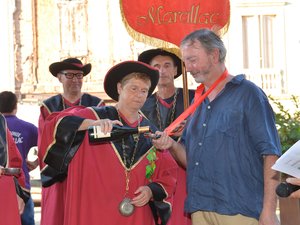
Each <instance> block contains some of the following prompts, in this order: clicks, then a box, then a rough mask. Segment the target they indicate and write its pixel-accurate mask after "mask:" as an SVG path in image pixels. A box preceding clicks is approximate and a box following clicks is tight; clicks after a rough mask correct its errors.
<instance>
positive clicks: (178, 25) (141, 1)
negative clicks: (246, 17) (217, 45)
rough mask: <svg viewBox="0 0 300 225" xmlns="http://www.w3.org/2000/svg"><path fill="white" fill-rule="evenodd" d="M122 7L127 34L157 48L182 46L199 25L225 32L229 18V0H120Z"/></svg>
mask: <svg viewBox="0 0 300 225" xmlns="http://www.w3.org/2000/svg"><path fill="white" fill-rule="evenodd" d="M120 7H121V13H122V19H123V22H124V24H125V26H126V29H127V31H128V33H129V34H130V35H131V36H132V37H133V38H134V39H135V40H137V41H140V42H144V43H146V44H150V45H153V46H157V47H168V48H170V47H174V48H176V47H179V45H180V42H181V40H182V39H183V38H184V37H185V36H186V35H187V34H189V33H190V32H192V31H194V30H196V29H200V28H209V29H212V30H214V31H216V32H219V33H220V34H223V33H225V32H226V31H227V28H228V26H229V19H230V3H229V0H147V1H145V0H120ZM165 42H168V43H165ZM170 43H172V44H171V45H170ZM174 45H175V46H174Z"/></svg>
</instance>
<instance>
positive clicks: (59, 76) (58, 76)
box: [56, 73, 62, 83]
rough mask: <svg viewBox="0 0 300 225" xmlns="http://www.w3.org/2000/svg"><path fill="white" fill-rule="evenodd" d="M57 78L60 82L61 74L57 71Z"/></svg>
mask: <svg viewBox="0 0 300 225" xmlns="http://www.w3.org/2000/svg"><path fill="white" fill-rule="evenodd" d="M56 77H57V79H58V80H59V82H60V83H62V78H61V77H62V75H61V74H60V73H59V74H57V75H56Z"/></svg>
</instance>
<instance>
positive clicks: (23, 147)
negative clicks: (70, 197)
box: [0, 91, 38, 225]
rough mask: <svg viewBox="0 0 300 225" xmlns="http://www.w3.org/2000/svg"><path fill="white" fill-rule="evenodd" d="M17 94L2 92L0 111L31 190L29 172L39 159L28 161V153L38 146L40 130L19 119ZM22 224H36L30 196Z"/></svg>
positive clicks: (28, 188) (0, 94) (27, 186)
mask: <svg viewBox="0 0 300 225" xmlns="http://www.w3.org/2000/svg"><path fill="white" fill-rule="evenodd" d="M17 104H18V99H17V96H16V95H15V94H14V93H12V92H10V91H3V92H1V93H0V112H1V113H2V114H3V115H4V117H5V119H6V121H7V126H8V128H9V130H10V131H11V134H12V136H13V138H14V141H15V143H16V145H17V147H18V149H19V152H20V154H21V156H22V159H23V165H22V169H23V171H24V175H25V187H26V189H27V190H28V191H30V176H29V172H30V170H32V169H35V168H36V167H37V166H38V160H36V161H34V162H29V161H27V155H28V152H29V150H30V149H31V148H32V147H35V146H37V138H38V130H37V127H36V126H35V125H34V124H32V123H29V122H26V121H24V120H21V119H19V118H18V117H17V116H16V113H17ZM21 222H22V225H34V224H35V222H34V204H33V200H32V198H31V197H30V198H29V200H28V202H27V203H26V204H25V208H24V212H23V214H22V216H21Z"/></svg>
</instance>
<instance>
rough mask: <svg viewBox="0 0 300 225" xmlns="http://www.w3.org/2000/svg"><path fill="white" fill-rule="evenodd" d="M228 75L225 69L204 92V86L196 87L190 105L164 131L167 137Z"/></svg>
mask: <svg viewBox="0 0 300 225" xmlns="http://www.w3.org/2000/svg"><path fill="white" fill-rule="evenodd" d="M227 75H228V71H227V69H225V71H224V72H223V73H222V75H221V76H220V77H219V78H218V79H217V80H216V81H215V82H214V83H213V84H212V85H211V87H210V88H209V89H208V90H207V91H206V92H205V93H203V91H204V85H203V84H201V85H199V86H198V87H197V90H196V92H195V98H194V102H193V104H192V105H190V106H189V107H188V108H187V109H186V110H185V111H184V112H183V113H181V115H180V116H179V117H177V119H176V120H174V121H173V123H171V124H170V125H169V126H168V127H167V128H166V129H165V131H166V132H167V134H168V135H172V134H173V130H174V129H175V128H176V127H177V126H178V125H179V124H180V123H181V122H182V121H183V120H185V119H186V118H187V117H188V116H189V115H191V114H192V113H193V112H195V110H196V108H197V107H198V106H199V105H200V104H201V103H202V102H203V101H204V99H205V98H206V97H207V96H208V95H209V94H210V93H211V91H212V90H213V89H215V87H216V86H217V85H218V84H219V83H220V82H221V81H223V80H224V79H225V78H226V77H227Z"/></svg>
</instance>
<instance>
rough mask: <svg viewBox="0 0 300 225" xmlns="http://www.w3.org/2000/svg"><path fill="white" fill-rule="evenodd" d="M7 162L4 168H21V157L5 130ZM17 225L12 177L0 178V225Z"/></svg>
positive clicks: (21, 177) (21, 181)
mask: <svg viewBox="0 0 300 225" xmlns="http://www.w3.org/2000/svg"><path fill="white" fill-rule="evenodd" d="M6 140H7V152H8V154H7V155H8V162H7V165H6V167H14V168H22V157H21V155H20V152H19V151H18V149H17V146H16V144H15V142H14V140H13V137H12V136H11V133H10V131H9V130H8V129H7V130H6ZM17 179H18V182H19V184H20V185H21V187H22V188H24V187H25V176H24V173H23V170H21V174H20V176H19V177H18V178H17ZM8 224H11V225H19V224H21V220H20V214H19V208H18V202H17V194H16V187H15V183H14V180H13V177H12V176H4V175H2V176H0V225H8Z"/></svg>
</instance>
